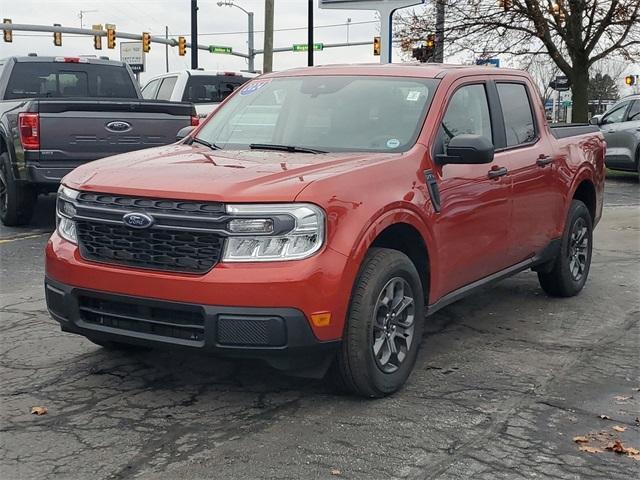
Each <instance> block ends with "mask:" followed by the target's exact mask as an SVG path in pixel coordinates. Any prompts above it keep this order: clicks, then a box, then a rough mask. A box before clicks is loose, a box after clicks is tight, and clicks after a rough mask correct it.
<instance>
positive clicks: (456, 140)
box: [436, 134, 495, 165]
mask: <svg viewBox="0 0 640 480" xmlns="http://www.w3.org/2000/svg"><path fill="white" fill-rule="evenodd" d="M446 150H447V153H446V154H443V155H436V159H437V161H438V163H439V164H440V165H445V164H447V163H454V164H481V163H491V162H492V161H493V154H494V150H495V149H494V147H493V143H491V141H490V140H489V139H488V138H485V137H483V136H481V135H470V134H463V135H456V136H455V137H453V138H452V139H451V141H450V142H449V145H447V148H446Z"/></svg>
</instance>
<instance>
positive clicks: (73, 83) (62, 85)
mask: <svg viewBox="0 0 640 480" xmlns="http://www.w3.org/2000/svg"><path fill="white" fill-rule="evenodd" d="M60 97H89V98H97V97H99V98H138V93H137V92H136V89H135V87H134V85H133V80H132V79H131V76H130V75H129V72H128V71H127V69H126V68H125V67H124V66H119V65H100V64H91V63H67V62H16V63H15V64H14V66H13V69H12V71H11V76H10V77H9V83H8V84H7V90H6V92H5V100H15V99H21V98H60Z"/></svg>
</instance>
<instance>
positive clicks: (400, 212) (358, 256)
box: [350, 208, 437, 305]
mask: <svg viewBox="0 0 640 480" xmlns="http://www.w3.org/2000/svg"><path fill="white" fill-rule="evenodd" d="M433 242H434V240H433V236H432V234H431V231H430V230H429V229H428V228H427V226H426V225H425V223H424V222H423V221H422V219H421V217H419V216H418V214H417V213H416V212H414V211H412V210H410V209H407V208H399V209H394V210H390V211H387V212H385V213H383V214H381V215H380V216H379V217H378V218H377V219H375V220H374V221H372V222H371V223H370V224H369V225H368V227H367V228H365V229H364V231H363V232H362V233H361V235H360V236H359V240H358V241H357V243H356V244H355V246H354V248H353V250H352V252H351V255H350V256H351V258H353V259H354V260H355V262H354V263H355V264H356V265H357V270H359V269H360V266H361V265H362V262H363V260H364V257H365V255H366V253H367V252H368V251H369V249H370V248H372V247H381V248H391V249H394V250H398V251H400V252H402V253H404V254H405V255H407V256H408V257H409V259H411V261H412V262H413V264H414V265H415V266H416V270H417V271H418V274H419V275H420V280H421V281H422V287H423V290H424V295H425V304H427V305H428V304H429V295H430V293H431V292H432V284H433V278H434V274H433V272H434V271H436V270H435V269H436V262H437V259H436V258H435V257H433V256H431V255H430V254H429V252H433V251H434V246H433Z"/></svg>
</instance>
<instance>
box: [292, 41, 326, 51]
mask: <svg viewBox="0 0 640 480" xmlns="http://www.w3.org/2000/svg"><path fill="white" fill-rule="evenodd" d="M313 49H314V50H324V43H314V44H313ZM293 51H294V52H307V51H309V45H308V44H306V43H294V44H293Z"/></svg>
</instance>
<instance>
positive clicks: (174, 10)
mask: <svg viewBox="0 0 640 480" xmlns="http://www.w3.org/2000/svg"><path fill="white" fill-rule="evenodd" d="M217 1H218V0H199V2H198V4H199V7H200V11H199V22H198V25H199V34H200V35H199V41H200V43H201V44H214V45H222V46H230V47H232V48H233V49H234V50H235V51H239V52H246V51H247V34H246V31H247V16H246V14H245V13H244V12H242V11H241V10H240V9H238V8H234V7H227V6H221V7H219V6H218V5H217ZM234 1H235V2H236V3H237V4H238V5H241V6H242V7H244V8H245V9H246V10H250V11H253V12H255V29H256V30H258V32H256V35H255V42H256V48H258V49H260V48H262V41H263V35H264V34H263V32H262V30H263V28H264V0H234ZM190 4H191V2H190V0H82V1H79V0H0V18H10V19H11V20H12V21H13V23H31V24H43V25H52V24H54V23H60V24H62V25H64V26H74V27H79V26H80V18H79V14H80V11H81V10H83V11H84V14H83V16H84V20H83V23H84V26H85V28H91V25H92V24H97V23H100V24H103V25H104V24H106V23H114V24H115V25H116V27H117V30H119V31H122V32H128V33H142V32H143V31H147V32H150V33H151V34H152V35H159V36H164V31H165V25H166V26H168V27H169V34H170V36H177V35H184V36H187V37H188V34H189V31H190V25H191V24H190ZM314 4H315V5H317V4H318V1H317V0H314ZM418 8H419V7H418ZM349 18H350V19H351V25H350V27H349V39H350V40H351V41H354V42H355V41H367V42H373V37H374V36H375V35H377V34H378V23H377V22H376V17H375V14H374V12H371V11H357V10H320V9H318V8H317V7H316V9H315V25H316V30H315V41H316V42H322V43H338V42H345V41H346V40H347V25H346V23H347V19H349ZM306 25H307V1H306V0H275V29H276V32H275V35H274V37H275V39H274V45H275V46H276V47H287V46H291V45H293V44H294V43H306V40H307V31H306ZM13 36H14V39H13V43H5V42H3V41H1V40H0V58H1V57H5V56H8V55H26V54H27V53H29V52H36V53H38V54H39V55H79V54H88V55H92V54H98V55H108V56H109V57H111V58H116V59H119V58H120V50H119V47H117V48H116V49H115V50H108V49H107V48H106V39H103V50H102V51H100V52H97V51H96V50H94V49H93V38H92V37H82V36H81V37H73V36H70V35H63V42H62V43H63V46H62V47H55V46H54V45H53V38H52V34H51V33H31V32H28V33H27V32H14V34H13ZM119 41H120V40H119V39H118V42H119ZM189 41H190V39H189ZM397 53H398V52H397V51H396V54H395V56H394V59H395V60H396V61H397V60H399V56H398V54H397ZM445 55H446V50H445ZM190 58H191V57H190V51H187V55H186V56H184V57H180V56H179V55H178V52H177V48H169V68H170V69H171V70H180V69H184V68H189V66H190ZM315 58H316V64H327V63H364V62H377V61H379V57H374V56H373V48H372V45H371V44H369V45H364V46H358V47H349V48H333V49H326V50H324V51H322V52H316V54H315ZM464 60H469V59H467V58H465V59H464ZM471 60H473V59H471ZM199 61H200V67H203V68H205V69H217V70H240V69H246V68H247V63H246V60H244V59H242V58H239V57H233V56H229V55H220V54H215V55H214V54H210V53H208V52H204V51H200V55H199ZM445 61H449V62H453V63H455V62H456V61H458V62H459V61H460V59H455V58H454V59H452V58H445ZM306 62H307V55H306V53H293V52H283V53H276V54H274V62H273V63H274V69H275V70H284V69H287V68H292V67H297V66H304V65H306ZM506 63H507V62H505V61H504V59H503V66H508V65H506ZM261 67H262V57H261V56H260V55H259V56H258V57H257V58H256V68H258V69H260V68H261ZM632 70H633V72H632ZM636 70H638V66H637V65H636V67H631V66H630V67H629V69H628V70H627V73H637V72H636ZM164 71H165V47H164V45H160V44H152V47H151V52H150V53H149V54H148V55H147V72H146V73H145V74H143V76H142V83H143V84H144V81H145V79H148V78H150V76H152V75H156V74H158V73H163V72H164ZM618 85H619V88H620V93H621V94H623V95H624V94H626V93H630V90H631V89H628V88H625V86H624V83H623V81H622V79H618Z"/></svg>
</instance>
